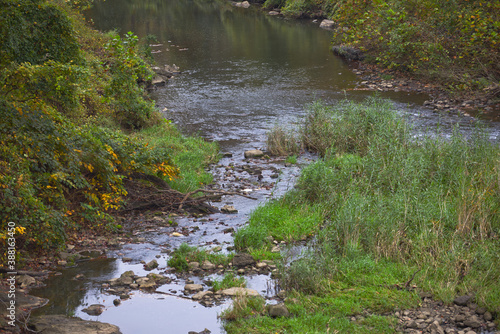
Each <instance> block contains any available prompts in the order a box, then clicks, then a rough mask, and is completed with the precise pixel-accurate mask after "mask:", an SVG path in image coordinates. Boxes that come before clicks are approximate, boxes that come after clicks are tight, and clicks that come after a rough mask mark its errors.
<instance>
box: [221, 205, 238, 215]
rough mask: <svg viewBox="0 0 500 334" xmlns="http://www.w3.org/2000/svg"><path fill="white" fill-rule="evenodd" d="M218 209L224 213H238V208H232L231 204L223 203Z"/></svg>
mask: <svg viewBox="0 0 500 334" xmlns="http://www.w3.org/2000/svg"><path fill="white" fill-rule="evenodd" d="M220 211H222V212H226V213H238V210H236V209H235V208H234V206H232V205H227V204H226V205H224V206H223V207H222V208H220Z"/></svg>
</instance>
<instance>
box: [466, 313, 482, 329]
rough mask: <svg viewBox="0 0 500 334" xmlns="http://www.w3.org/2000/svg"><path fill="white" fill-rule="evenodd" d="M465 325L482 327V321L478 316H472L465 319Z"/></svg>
mask: <svg viewBox="0 0 500 334" xmlns="http://www.w3.org/2000/svg"><path fill="white" fill-rule="evenodd" d="M464 325H465V326H466V327H471V328H479V327H481V321H479V319H478V318H477V317H476V316H472V317H470V318H469V319H467V320H465V321H464Z"/></svg>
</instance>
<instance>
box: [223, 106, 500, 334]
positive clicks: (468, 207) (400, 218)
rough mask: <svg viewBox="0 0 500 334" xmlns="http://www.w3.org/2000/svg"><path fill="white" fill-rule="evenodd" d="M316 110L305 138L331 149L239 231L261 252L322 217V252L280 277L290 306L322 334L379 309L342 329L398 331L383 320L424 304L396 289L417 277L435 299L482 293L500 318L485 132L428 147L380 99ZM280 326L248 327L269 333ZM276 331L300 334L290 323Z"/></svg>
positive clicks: (498, 152) (492, 152)
mask: <svg viewBox="0 0 500 334" xmlns="http://www.w3.org/2000/svg"><path fill="white" fill-rule="evenodd" d="M315 108H316V109H317V108H324V110H312V111H310V114H309V115H308V116H306V117H308V118H312V121H311V122H309V121H306V122H305V123H304V124H305V125H304V129H303V130H302V131H303V133H304V138H306V140H308V139H309V138H311V137H314V138H316V139H314V141H315V142H318V143H319V142H320V141H321V140H320V139H319V138H320V137H322V138H324V140H328V142H329V143H330V144H329V145H330V146H327V145H324V146H321V147H324V149H322V151H321V152H322V158H321V159H319V160H318V161H317V162H315V163H313V164H311V165H309V166H308V167H306V168H305V169H304V170H303V172H302V175H301V177H300V178H299V180H298V182H297V184H296V188H295V189H294V190H293V191H292V192H290V193H288V194H287V195H285V197H284V198H282V199H280V200H274V201H271V202H269V203H267V204H266V205H265V206H263V207H260V208H258V209H257V210H256V211H255V212H254V213H253V214H252V217H251V219H250V222H249V225H248V226H247V227H245V228H243V229H241V230H239V231H238V233H237V238H236V240H238V235H240V236H241V237H242V238H241V239H242V240H241V242H240V243H236V241H235V244H237V245H240V247H242V248H245V247H248V248H251V249H257V248H259V247H261V248H262V247H265V246H266V243H265V240H266V236H268V235H272V236H273V237H275V236H279V235H286V234H284V233H283V232H284V231H287V230H288V225H287V223H286V222H293V224H292V226H293V228H294V230H300V228H301V227H304V226H308V221H309V220H308V219H309V218H310V217H312V216H314V217H315V218H314V220H315V221H316V223H318V224H320V226H321V229H318V228H316V229H315V232H314V233H315V235H316V240H315V243H314V245H313V251H311V252H310V254H309V255H306V256H305V257H304V258H302V259H300V260H298V261H295V262H294V263H293V264H292V265H291V266H290V267H289V268H288V269H285V268H282V269H281V271H280V272H281V276H280V278H279V280H280V285H281V286H282V287H283V288H284V289H285V290H287V291H288V292H290V293H291V292H293V291H294V293H297V294H298V296H297V297H296V298H297V300H298V303H297V304H296V305H294V306H292V305H291V306H290V308H291V309H292V310H294V312H295V314H296V315H297V317H298V318H300V317H303V319H302V323H308V322H310V321H311V319H316V321H315V322H314V323H315V324H316V325H314V326H313V327H311V331H312V332H315V331H317V332H321V331H324V330H325V329H326V328H332V327H329V326H331V324H329V322H328V321H329V319H331V318H332V317H334V318H335V319H337V320H338V321H341V320H340V319H348V318H349V316H350V315H352V314H358V313H360V312H362V310H367V309H369V310H370V317H369V319H368V317H366V318H365V320H364V321H362V322H359V323H355V324H354V323H349V324H347V323H345V324H344V325H345V326H344V325H342V324H340V323H339V324H338V326H340V327H338V328H337V327H336V328H335V329H336V330H339V332H343V333H349V332H352V331H354V332H365V331H368V327H366V328H365V327H363V326H365V325H367V324H368V323H370V324H378V325H377V326H379V325H380V326H382V327H381V328H386V329H384V330H381V332H384V333H385V332H391V331H394V330H395V328H396V327H395V326H396V325H395V324H394V322H393V321H392V320H390V319H389V318H388V317H383V316H381V315H383V314H384V312H387V311H390V310H393V309H396V308H403V307H411V306H415V305H416V303H417V302H418V298H416V297H415V296H414V295H413V294H411V293H409V292H408V291H400V290H398V289H397V288H396V287H402V286H404V285H405V282H408V280H409V279H410V278H411V277H412V276H413V274H414V273H416V274H415V277H414V279H413V281H412V284H415V285H416V286H417V288H418V289H419V290H424V291H428V292H431V293H432V294H433V295H434V297H435V298H438V299H441V300H444V301H445V302H451V301H452V300H453V298H454V297H455V296H457V295H463V294H474V295H475V296H476V297H475V302H476V303H478V304H480V305H482V306H485V307H486V308H488V309H489V310H491V311H492V312H499V311H500V299H499V298H498V296H499V294H498V291H499V290H500V284H499V282H500V271H499V270H497V269H496V268H500V256H499V255H498V254H500V243H499V238H500V214H499V212H500V148H499V146H498V143H492V142H490V141H489V140H488V135H487V134H486V133H485V132H484V131H483V130H482V129H481V128H477V129H476V130H475V131H473V133H472V134H471V135H470V137H468V138H466V137H464V136H463V135H462V134H460V132H459V131H458V130H459V129H456V130H455V131H454V132H453V133H452V134H451V135H450V136H446V137H445V136H441V134H440V133H436V134H433V135H432V136H428V137H425V138H419V139H418V140H417V139H416V137H414V133H415V130H414V129H412V128H411V127H410V126H409V125H408V124H407V123H406V122H405V120H404V119H403V117H402V116H399V115H398V114H397V113H396V112H395V111H394V110H393V109H392V107H391V105H390V104H388V103H386V102H384V101H381V100H379V99H373V98H370V99H368V100H366V101H365V102H363V103H347V104H342V105H341V106H337V107H335V108H332V107H326V106H324V107H321V106H320V105H315ZM317 114H320V115H321V117H322V119H325V120H326V121H327V123H328V126H327V127H328V129H327V130H328V133H329V134H328V135H323V134H322V133H323V132H322V131H319V130H318V129H316V128H315V127H314V126H312V125H311V124H316V125H317V126H320V127H324V126H325V123H324V122H315V120H314V119H315V115H317ZM318 134H319V136H318ZM350 134H352V135H350ZM316 136H317V137H316ZM309 147H316V148H317V147H319V146H312V145H311V146H309ZM309 226H310V225H309ZM243 239H244V240H243ZM259 239H260V241H259ZM285 240H287V239H286V238H285ZM328 298H331V300H330V301H329V302H327V300H328ZM313 301H314V302H313ZM353 302H355V304H352V303H353ZM330 303H331V304H332V305H336V307H335V310H330ZM336 303H337V304H336ZM338 303H341V304H338ZM343 303H345V304H343ZM334 311H335V312H337V311H338V312H340V313H339V314H336V313H332V312H334ZM269 321H270V320H269V319H264V318H262V319H261V318H256V319H252V320H248V321H244V324H242V323H240V324H238V325H237V326H238V327H241V328H243V327H242V326H246V325H247V324H248V327H245V328H246V329H248V328H250V326H253V327H256V328H259V326H264V327H265V326H269ZM278 323H279V324H278ZM274 325H275V326H278V327H273V328H281V329H283V330H284V329H286V330H291V329H290V328H293V330H295V331H298V330H299V328H300V327H293V326H295V322H294V320H288V319H281V320H279V321H276V322H274ZM228 326H232V325H228ZM343 326H344V327H343ZM352 326H354V327H352ZM253 327H252V328H253ZM249 332H252V331H251V330H250V331H249Z"/></svg>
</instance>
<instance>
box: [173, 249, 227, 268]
mask: <svg viewBox="0 0 500 334" xmlns="http://www.w3.org/2000/svg"><path fill="white" fill-rule="evenodd" d="M232 258H233V256H232V255H231V254H230V255H224V254H214V253H209V252H208V251H206V250H204V249H200V248H198V247H192V246H189V245H188V244H187V243H183V244H181V245H180V246H179V248H177V249H176V250H174V251H173V252H172V254H170V259H169V260H168V263H167V264H168V266H169V267H172V268H175V269H176V270H178V271H187V270H189V263H190V262H198V263H199V264H202V263H203V262H204V261H209V262H211V263H212V264H215V265H216V266H218V265H223V266H227V265H228V264H229V262H231V260H232Z"/></svg>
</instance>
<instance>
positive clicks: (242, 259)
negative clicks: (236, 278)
mask: <svg viewBox="0 0 500 334" xmlns="http://www.w3.org/2000/svg"><path fill="white" fill-rule="evenodd" d="M254 263H255V260H254V259H253V257H252V255H250V254H247V253H240V254H236V255H235V256H234V257H233V266H235V267H246V266H251V265H253V264H254Z"/></svg>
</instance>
